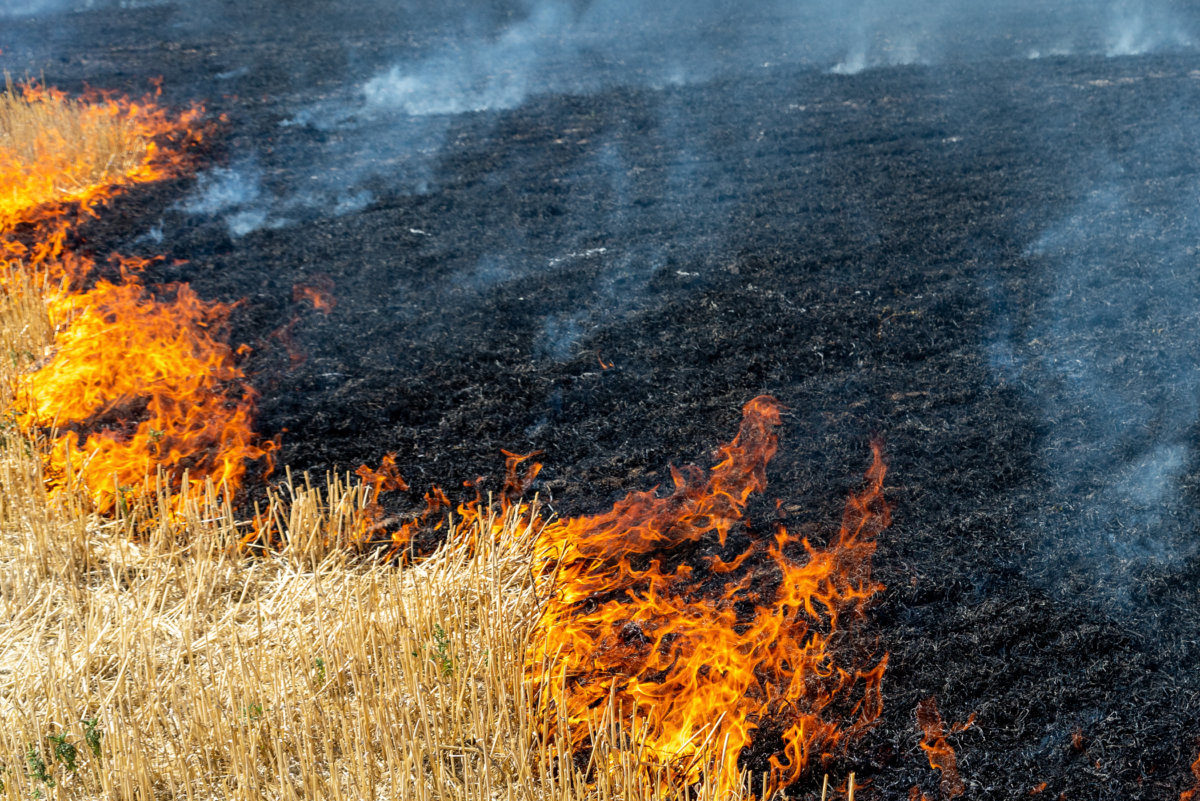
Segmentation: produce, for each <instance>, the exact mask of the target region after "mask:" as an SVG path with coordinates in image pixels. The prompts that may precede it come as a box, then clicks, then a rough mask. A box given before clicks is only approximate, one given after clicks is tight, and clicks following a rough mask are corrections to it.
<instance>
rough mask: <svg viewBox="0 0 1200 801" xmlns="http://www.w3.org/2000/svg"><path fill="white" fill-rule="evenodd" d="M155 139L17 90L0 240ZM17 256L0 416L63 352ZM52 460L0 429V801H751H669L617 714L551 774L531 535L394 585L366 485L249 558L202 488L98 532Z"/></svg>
mask: <svg viewBox="0 0 1200 801" xmlns="http://www.w3.org/2000/svg"><path fill="white" fill-rule="evenodd" d="M139 115H140V116H139ZM156 115H158V116H156ZM131 119H138V120H140V128H139V129H138V130H137V131H135V130H134V129H133V128H132V127H130V125H129V124H128V122H127V121H128V120H131ZM160 123H161V127H162V128H163V129H164V130H165V129H168V128H169V127H170V126H169V125H167V120H166V117H165V116H162V115H161V114H159V113H158V112H152V111H146V110H145V109H142V110H140V111H139V110H136V108H135V107H134V106H133V105H132V104H127V103H126V104H120V103H107V104H106V103H95V104H80V103H76V102H74V101H71V100H68V99H66V98H64V97H62V96H59V95H56V94H53V93H45V92H43V93H40V94H37V95H32V96H31V95H26V94H23V93H21V92H20V91H14V89H13V88H12V86H11V84H10V85H9V86H8V89H7V91H6V92H3V93H0V187H2V190H0V231H3V230H4V228H5V226H6V225H7V224H9V223H11V222H12V221H13V220H14V219H24V218H22V217H20V216H19V215H20V214H25V213H27V212H28V211H29V210H30V209H32V208H35V207H37V206H39V205H40V204H43V203H49V202H65V201H79V202H84V203H86V202H89V200H92V199H96V198H98V197H100V196H102V195H103V193H104V192H105V191H107V188H108V187H107V184H109V183H119V182H121V180H133V179H134V178H132V177H131V176H135V177H137V179H138V180H145V179H148V178H149V177H153V175H155V174H156V173H154V172H153V169H157V167H156V166H155V165H156V164H157V162H155V161H154V158H153V153H152V152H150V150H149V148H152V147H153V145H151V144H148V141H149V140H148V139H147V138H146V136H147V131H149V132H151V133H153V131H154V130H155V125H159V124H160ZM172 124H173V123H172ZM139 171H140V172H139ZM22 253H23V251H21V250H20V249H19V248H17V249H12V250H11V252H9V253H8V254H7V256H6V259H5V260H3V267H4V270H5V272H4V274H3V276H0V277H2V278H3V280H2V281H0V411H2V410H6V409H12V408H13V405H14V404H13V401H14V398H13V397H12V395H13V392H14V389H13V388H14V387H17V386H19V385H20V382H19V381H18V380H17V379H18V376H19V375H20V374H21V373H22V371H26V370H28V369H30V368H31V367H32V366H33V365H35V364H36V363H38V362H39V361H41V360H43V359H44V358H45V357H46V355H47V352H48V348H49V347H50V343H51V342H52V339H53V331H52V326H51V323H50V320H49V318H48V316H47V313H46V306H45V301H43V300H42V294H43V293H42V292H41V291H39V290H41V289H43V288H44V287H41V286H37V285H34V284H31V279H28V278H25V277H23V276H24V275H26V274H28V273H29V272H30V270H26V269H24V268H25V267H28V265H23V264H22ZM0 255H2V254H0ZM44 447H45V443H39V442H31V441H30V440H29V439H28V438H27V436H26V434H24V433H23V432H22V431H21V430H20V428H19V427H18V426H17V425H16V423H15V421H14V419H13V416H12V413H11V412H8V413H3V414H0V799H12V800H13V801H15V799H30V798H39V799H56V798H62V799H67V798H71V799H92V798H95V799H100V798H104V799H126V798H128V799H134V798H137V799H150V798H161V799H196V798H204V799H247V800H250V799H293V798H295V799H299V798H303V799H326V798H328V799H353V800H354V801H358V799H375V798H386V799H437V800H438V801H457V800H459V799H461V800H462V801H467V800H468V799H470V800H471V801H475V800H478V801H483V800H484V799H528V800H529V801H533V800H534V799H550V798H553V799H558V800H559V801H608V800H609V799H671V800H672V801H673V799H685V798H686V799H697V800H698V801H707V800H708V799H714V801H715V799H719V798H744V797H748V796H749V795H750V793H749V792H748V790H747V789H746V788H747V786H748V785H746V784H743V786H742V787H738V788H732V789H730V788H725V790H724V791H723V792H721V791H718V789H717V788H716V785H715V783H714V782H710V781H707V780H703V779H702V780H701V781H700V782H699V783H698V784H697V785H695V786H692V787H688V788H678V787H670V786H665V783H663V782H660V781H659V777H661V776H662V772H661V768H657V767H653V766H645V765H639V764H638V763H637V761H636V760H637V756H636V755H637V754H638V753H639V748H637V747H636V746H637V743H636V740H637V737H638V735H637V733H636V731H634V732H633V733H632V734H631V733H630V732H631V730H633V729H635V728H636V727H635V726H632V725H630V724H628V722H627V721H618V720H616V719H614V717H613V716H612V715H609V716H607V718H604V719H602V720H601V725H600V727H599V730H597V731H595V732H594V733H593V735H592V737H591V741H592V744H593V748H592V749H591V751H590V754H589V756H588V760H587V761H586V763H585V764H581V763H580V762H579V761H578V760H577V758H576V755H574V754H571V753H567V752H565V751H564V747H563V746H562V745H561V744H562V743H564V742H565V741H567V739H568V738H567V737H566V736H564V732H563V731H561V730H560V729H559V728H558V727H559V726H562V725H565V724H563V723H562V722H561V721H556V720H554V719H553V718H551V717H548V716H544V715H539V714H538V712H537V709H538V700H539V699H544V697H545V693H546V692H547V691H546V688H545V687H544V686H542V685H538V684H533V683H531V681H530V679H529V678H528V677H529V676H530V675H535V674H536V675H544V674H547V673H548V671H544V670H540V669H539V670H530V669H529V666H528V665H527V664H526V661H525V660H526V656H527V654H528V653H530V650H531V649H530V647H529V645H530V642H531V638H533V637H535V636H536V626H537V621H538V618H539V613H540V610H541V608H542V605H543V603H544V602H545V601H546V599H547V598H548V597H549V594H550V593H551V592H553V590H554V587H553V570H552V569H551V568H552V567H553V566H546V565H538V564H536V563H535V560H534V556H533V553H534V551H533V544H534V541H535V540H536V538H537V536H538V534H539V531H538V530H537V529H536V527H535V525H534V524H532V523H530V522H528V520H529V518H528V517H524V518H523V517H519V516H517V514H516V513H513V514H511V515H510V516H509V517H507V518H506V519H504V520H502V521H497V520H496V519H495V518H494V517H493V518H492V519H488V518H487V517H486V516H484V518H483V519H481V520H478V521H476V522H475V523H473V524H470V525H460V526H458V528H457V529H456V530H454V531H452V533H451V534H450V536H449V537H448V540H447V544H446V545H445V546H444V547H443V548H442V550H441V551H439V552H438V553H436V554H435V555H433V556H432V557H431V558H429V559H428V560H426V561H423V562H421V563H420V564H418V565H416V566H413V567H408V568H404V569H400V568H396V567H390V566H385V565H380V564H376V563H372V562H370V561H369V560H362V559H358V560H356V559H354V558H353V557H351V556H350V554H351V553H352V552H351V551H350V550H349V549H348V548H347V547H345V546H346V545H347V543H349V542H350V541H351V540H353V537H354V532H356V531H357V530H358V526H359V525H360V523H361V515H362V513H363V510H364V508H366V507H367V502H368V500H369V498H368V496H367V490H366V489H365V488H364V487H363V486H361V485H360V484H359V483H357V482H351V481H350V480H349V479H348V478H340V477H331V479H330V480H329V481H327V482H326V488H325V489H316V488H313V487H312V486H311V485H310V484H309V483H308V481H307V479H306V478H303V479H297V480H295V481H293V479H292V476H291V475H290V473H289V474H288V479H287V482H286V485H285V487H284V489H283V491H282V493H281V497H280V498H278V499H275V500H274V501H273V502H272V504H271V507H270V508H269V509H267V510H264V516H265V518H266V519H270V520H271V521H272V524H273V528H272V530H273V531H274V532H278V533H279V534H281V535H282V536H281V542H282V543H283V544H282V545H280V546H279V548H278V549H277V550H275V551H273V552H271V553H269V554H267V555H261V556H256V557H247V556H245V555H244V554H243V553H241V552H240V550H239V547H238V543H239V540H240V538H241V537H242V535H243V534H245V532H246V525H245V521H238V520H236V519H235V516H234V510H233V509H232V508H230V507H229V505H228V504H227V503H224V502H222V501H221V500H219V499H218V496H217V494H216V493H215V492H213V491H212V490H211V488H210V491H209V492H208V494H207V496H206V497H199V498H189V499H188V500H187V501H186V502H185V503H184V505H183V507H182V509H178V508H176V507H175V506H173V505H172V504H171V502H170V501H169V499H168V498H167V497H166V493H165V492H162V491H160V492H159V493H158V496H157V497H154V496H152V495H151V496H146V497H141V498H140V499H139V500H138V502H137V504H138V505H137V507H136V508H134V509H132V510H123V511H122V514H121V515H120V516H119V517H118V518H117V519H109V518H103V517H98V516H96V515H94V514H91V513H89V512H87V511H86V509H87V508H88V506H87V505H86V504H85V502H84V501H83V500H82V492H80V493H74V492H71V491H66V492H59V493H56V494H55V496H54V497H53V498H51V497H49V496H48V494H47V492H46V483H45V480H44V476H43V474H42V469H43V467H42V465H43V458H42V451H43V449H44ZM74 467H75V469H78V468H79V467H80V466H79V465H75V466H74ZM535 517H536V516H535ZM496 531H498V532H499V535H498V536H493V532H496ZM717 750H718V751H719V749H717ZM710 759H712V760H714V764H719V763H720V761H721V755H720V753H716V754H712V755H711V756H710ZM701 774H702V775H704V771H701Z"/></svg>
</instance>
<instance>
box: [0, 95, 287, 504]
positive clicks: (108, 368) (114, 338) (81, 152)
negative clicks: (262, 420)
mask: <svg viewBox="0 0 1200 801" xmlns="http://www.w3.org/2000/svg"><path fill="white" fill-rule="evenodd" d="M0 98H2V99H0V186H3V187H4V189H3V191H2V192H0V267H2V268H3V269H2V270H0V275H2V276H3V277H2V278H0V286H3V288H4V289H5V290H6V291H7V292H9V293H13V292H19V291H22V288H21V287H22V286H27V285H28V283H26V284H22V283H21V281H20V280H18V277H20V276H26V277H29V278H31V279H32V283H33V285H40V286H41V287H43V294H44V295H45V300H46V309H47V313H48V317H49V320H50V322H51V324H52V326H53V328H54V332H55V333H54V341H53V343H52V345H51V346H50V348H49V349H48V352H47V354H46V356H45V357H44V358H43V359H42V360H41V361H40V362H39V363H37V364H36V365H34V369H33V370H32V371H31V372H28V373H26V374H24V375H23V376H21V377H20V378H19V379H18V384H17V387H16V393H15V396H16V409H15V412H16V416H17V419H18V421H19V423H20V424H21V426H22V427H23V428H24V430H26V431H27V432H29V433H30V434H33V435H42V436H44V437H46V440H47V443H46V450H45V474H46V479H47V483H48V487H49V489H50V492H51V494H52V495H53V494H57V493H60V492H63V491H65V490H67V489H69V488H72V487H73V486H74V482H80V484H81V485H82V488H83V490H84V491H85V492H86V494H87V495H88V496H89V497H90V498H91V500H92V502H93V505H94V507H95V509H96V510H97V511H99V512H101V513H108V512H111V511H113V510H114V509H116V508H118V507H119V506H121V505H123V503H124V502H125V501H126V500H127V496H128V495H130V494H138V493H142V492H146V491H148V490H149V488H150V484H149V482H150V481H151V480H152V479H153V478H154V477H155V475H156V472H157V471H158V470H160V469H161V470H164V471H166V472H167V473H168V474H169V476H170V481H171V482H172V483H171V485H170V487H171V493H172V497H173V498H174V501H175V502H176V503H177V502H179V501H180V500H181V499H183V498H187V497H194V496H196V495H198V494H199V493H201V492H203V491H204V489H205V486H206V483H207V482H209V481H211V482H213V483H214V484H215V485H217V486H218V487H223V488H224V490H225V492H226V493H229V494H231V493H233V492H235V491H236V490H237V488H238V487H239V486H240V484H241V482H242V479H243V476H244V474H245V471H246V465H247V463H248V462H249V461H251V460H260V459H261V460H264V461H265V462H266V463H267V465H268V469H269V465H270V452H271V450H272V449H273V444H272V443H265V444H260V443H258V442H257V441H256V438H255V436H254V434H253V431H252V428H251V422H252V418H253V413H254V408H255V395H254V392H253V391H252V390H251V389H250V388H249V387H248V386H247V385H246V384H245V382H244V375H243V373H242V371H241V369H240V368H239V367H238V366H237V363H236V359H235V353H234V351H233V350H232V349H231V348H230V347H229V345H227V344H226V343H225V342H224V340H223V336H224V333H225V331H224V325H225V322H226V320H227V318H228V315H229V312H230V310H231V308H232V307H230V306H229V305H227V304H221V303H211V302H206V301H203V300H201V299H200V298H199V297H197V295H196V294H195V292H193V291H192V290H191V288H190V287H189V286H188V285H186V284H171V285H165V286H157V287H153V288H151V287H150V286H147V285H145V284H144V283H143V282H142V280H141V277H140V272H141V271H142V270H143V269H144V268H145V266H146V264H147V262H146V261H144V260H137V259H129V258H121V257H114V258H113V260H112V261H113V264H114V267H115V269H116V271H117V272H119V274H120V282H119V283H116V282H113V281H111V280H107V279H101V280H95V277H94V274H95V273H96V272H97V265H96V264H95V262H94V261H93V260H92V259H91V258H89V257H88V256H86V255H84V254H82V253H78V252H75V251H73V249H72V247H71V242H72V237H73V234H74V231H75V230H76V229H77V227H78V226H79V224H80V223H81V222H82V221H84V220H86V219H87V218H88V217H90V216H95V215H96V209H97V208H98V206H99V205H100V204H101V203H103V202H104V201H106V200H108V199H110V198H112V197H113V196H114V195H115V194H117V193H118V192H119V191H121V189H122V188H123V187H127V186H130V185H133V184H137V183H143V182H147V181H155V180H159V179H162V178H165V177H168V176H171V175H176V174H179V173H181V172H182V171H184V170H185V169H187V167H188V166H189V156H188V151H189V149H190V148H192V147H193V146H194V145H195V144H197V143H198V142H199V141H201V139H202V138H203V135H204V129H203V128H202V127H201V126H199V125H198V121H199V118H200V115H201V110H200V109H198V108H193V109H190V110H189V111H186V112H184V113H182V114H180V115H176V116H172V115H170V114H169V113H168V112H167V111H165V110H164V109H162V108H160V107H158V106H157V105H156V103H155V101H154V99H153V98H147V99H146V100H144V101H141V102H133V101H130V100H128V99H123V98H112V97H108V96H93V97H90V98H87V99H84V100H72V99H69V98H67V97H66V95H64V94H63V93H61V92H57V91H55V90H51V89H45V88H41V87H37V86H32V85H31V86H25V87H23V88H22V89H21V90H20V94H19V95H18V94H17V93H16V91H15V90H14V89H13V88H12V87H11V86H10V87H9V91H8V93H7V95H3V96H0ZM89 283H90V284H92V285H91V286H90V288H89Z"/></svg>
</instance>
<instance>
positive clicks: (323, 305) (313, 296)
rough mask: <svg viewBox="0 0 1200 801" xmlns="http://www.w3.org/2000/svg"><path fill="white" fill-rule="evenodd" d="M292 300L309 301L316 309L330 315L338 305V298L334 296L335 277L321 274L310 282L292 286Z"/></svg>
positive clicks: (298, 301) (297, 301)
mask: <svg viewBox="0 0 1200 801" xmlns="http://www.w3.org/2000/svg"><path fill="white" fill-rule="evenodd" d="M292 300H293V301H294V302H296V303H300V302H301V301H308V302H309V303H311V304H312V307H313V309H314V310H315V311H319V312H320V313H321V314H324V315H328V314H329V313H330V312H331V311H333V307H334V306H336V305H337V299H336V298H335V297H334V296H333V279H331V278H330V277H329V276H327V275H320V276H317V277H316V278H314V279H313V280H312V282H310V283H307V284H296V285H295V286H293V287H292Z"/></svg>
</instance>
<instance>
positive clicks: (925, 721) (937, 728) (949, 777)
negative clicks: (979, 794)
mask: <svg viewBox="0 0 1200 801" xmlns="http://www.w3.org/2000/svg"><path fill="white" fill-rule="evenodd" d="M917 724H918V725H919V726H920V727H921V732H922V734H923V737H922V738H921V750H922V751H924V752H925V754H926V755H927V756H928V757H929V767H931V768H933V769H934V770H938V771H941V774H942V781H941V785H940V788H941V791H942V797H943V798H956V797H958V796H960V795H962V794H963V791H964V790H965V789H966V787H965V786H964V785H963V780H962V777H961V776H959V775H958V757H957V756H956V755H955V753H954V749H953V748H952V747H951V746H950V744H949V743H948V742H946V734H947V732H946V726H945V724H944V723H942V716H941V713H939V712H938V707H937V699H935V698H933V697H932V696H930V697H929V698H926V699H925V700H924V701H922V702H920V703H919V704H917ZM974 724H975V715H971V716H970V717H968V718H967V722H966V723H956V724H955V725H953V726H951V727H950V731H949V733H950V734H957V733H959V732H962V731H966V730H967V729H969V728H971V726H973V725H974ZM913 789H914V790H915V789H916V788H913Z"/></svg>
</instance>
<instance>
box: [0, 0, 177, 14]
mask: <svg viewBox="0 0 1200 801" xmlns="http://www.w3.org/2000/svg"><path fill="white" fill-rule="evenodd" d="M167 2H169V0H4V2H3V3H2V4H0V17H30V16H36V15H41V14H59V13H62V12H71V11H90V10H93V9H106V8H117V9H134V8H147V7H150V6H158V5H163V4H164V3H167Z"/></svg>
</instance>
